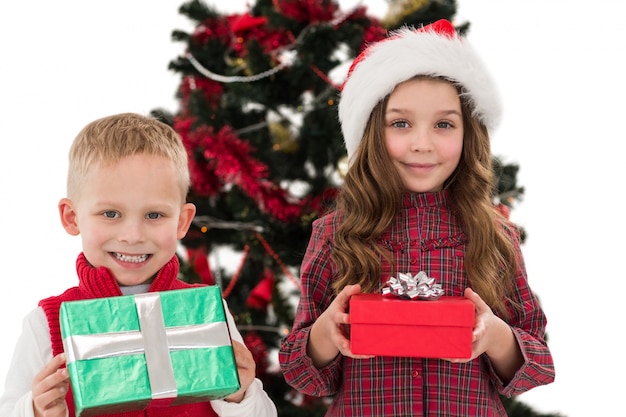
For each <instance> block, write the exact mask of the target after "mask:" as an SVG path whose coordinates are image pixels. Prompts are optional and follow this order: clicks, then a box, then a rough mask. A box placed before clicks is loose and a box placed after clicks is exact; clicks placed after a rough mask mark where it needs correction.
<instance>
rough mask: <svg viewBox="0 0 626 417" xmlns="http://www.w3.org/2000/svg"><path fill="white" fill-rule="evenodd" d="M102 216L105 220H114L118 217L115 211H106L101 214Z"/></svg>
mask: <svg viewBox="0 0 626 417" xmlns="http://www.w3.org/2000/svg"><path fill="white" fill-rule="evenodd" d="M102 215H103V216H104V217H106V218H107V219H115V218H117V217H119V213H118V212H117V211H115V210H107V211H105V212H104V213H102Z"/></svg>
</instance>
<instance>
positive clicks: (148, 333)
mask: <svg viewBox="0 0 626 417" xmlns="http://www.w3.org/2000/svg"><path fill="white" fill-rule="evenodd" d="M134 299H135V306H136V308H137V315H138V318H139V325H140V331H135V332H117V333H102V334H91V335H73V336H69V337H68V338H66V339H65V341H64V344H65V354H66V358H67V362H68V363H71V362H75V361H79V360H90V359H98V358H110V357H115V356H122V355H135V354H139V353H144V355H145V358H146V365H147V368H148V378H149V381H150V389H151V391H152V398H153V399H155V400H159V399H168V398H176V396H177V395H178V392H177V388H176V380H175V378H174V369H173V367H172V360H171V357H170V352H171V351H175V350H186V349H198V348H212V347H219V346H226V345H230V344H231V341H230V336H229V333H228V326H227V324H226V322H225V321H220V322H213V323H205V324H199V325H189V326H178V327H167V328H166V327H165V322H164V319H163V310H162V308H161V298H160V295H159V293H156V292H152V293H145V294H137V295H135V296H134Z"/></svg>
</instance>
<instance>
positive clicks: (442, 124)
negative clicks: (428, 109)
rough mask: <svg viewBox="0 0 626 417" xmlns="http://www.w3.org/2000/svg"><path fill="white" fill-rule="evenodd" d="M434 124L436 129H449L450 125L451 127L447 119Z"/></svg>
mask: <svg viewBox="0 0 626 417" xmlns="http://www.w3.org/2000/svg"><path fill="white" fill-rule="evenodd" d="M435 126H437V128H438V129H450V128H451V127H453V126H452V123H450V122H447V121H441V122H437V124H436V125H435Z"/></svg>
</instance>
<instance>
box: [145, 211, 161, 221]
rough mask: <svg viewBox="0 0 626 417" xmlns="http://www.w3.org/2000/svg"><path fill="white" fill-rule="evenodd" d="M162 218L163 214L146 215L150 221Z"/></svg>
mask: <svg viewBox="0 0 626 417" xmlns="http://www.w3.org/2000/svg"><path fill="white" fill-rule="evenodd" d="M159 218H161V214H160V213H148V214H146V219H150V220H156V219H159Z"/></svg>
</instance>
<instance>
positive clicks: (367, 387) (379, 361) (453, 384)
mask: <svg viewBox="0 0 626 417" xmlns="http://www.w3.org/2000/svg"><path fill="white" fill-rule="evenodd" d="M449 198H450V197H449V194H448V193H447V192H446V191H442V192H434V193H423V194H407V195H406V198H405V199H404V207H403V209H402V212H401V213H400V214H399V215H398V216H397V219H396V221H395V222H394V224H392V226H391V227H390V229H389V230H388V231H387V232H386V233H385V234H384V235H383V236H381V238H380V239H379V243H381V244H382V245H383V246H384V247H385V248H386V249H387V250H389V251H390V252H391V253H392V254H393V257H394V258H395V260H396V271H398V272H410V273H417V272H418V271H420V270H423V271H425V272H426V273H427V274H428V275H429V276H433V277H436V278H437V282H439V283H441V284H442V285H443V288H444V290H445V294H447V295H452V296H461V295H462V294H463V290H464V289H465V288H466V287H467V286H468V280H467V276H466V274H465V268H464V264H463V262H464V255H465V243H466V239H467V238H466V236H465V234H464V233H463V231H462V230H461V227H460V223H459V219H458V218H457V217H456V216H455V214H454V212H453V211H452V209H451V207H450V204H449ZM338 221H339V216H338V215H337V214H336V213H331V214H329V215H327V216H325V217H322V218H320V219H318V220H317V221H316V222H315V223H314V225H313V233H312V236H311V240H310V243H309V246H308V248H307V251H306V254H305V257H304V260H303V263H302V266H301V275H302V288H303V289H302V295H301V298H300V304H299V306H298V310H297V313H296V318H295V321H294V328H293V331H292V332H291V333H290V334H289V335H288V336H287V337H286V338H285V339H284V340H283V343H282V344H281V348H280V352H279V361H280V364H281V368H282V370H283V373H284V376H285V379H286V381H287V382H288V383H289V384H290V385H291V386H293V387H294V388H296V389H297V390H299V391H300V392H302V393H305V394H309V395H315V396H329V395H330V396H334V400H333V402H332V405H331V406H330V408H329V410H328V413H327V415H328V416H377V417H386V416H388V417H396V416H447V417H454V416H459V417H467V416H498V417H499V416H503V415H506V412H505V410H504V407H503V405H502V403H501V401H500V397H499V395H500V394H503V395H505V396H512V395H517V394H521V393H523V392H525V391H527V390H529V389H531V388H533V387H536V386H539V385H544V384H548V383H550V382H552V381H553V380H554V364H553V360H552V355H551V353H550V350H549V348H548V346H547V345H546V342H545V339H544V332H545V328H546V317H545V315H544V313H543V310H542V309H541V306H540V305H539V302H538V300H537V298H536V297H535V295H534V294H533V293H532V291H531V289H530V288H529V286H528V281H527V278H526V270H525V267H524V263H523V261H522V255H521V252H520V248H519V242H518V240H517V236H512V237H513V238H514V239H515V241H516V242H517V244H516V246H517V250H518V256H519V259H520V268H519V270H518V271H517V277H516V288H515V291H514V293H513V298H514V301H516V302H517V303H518V304H519V305H521V306H523V311H514V310H512V309H511V311H512V312H513V315H512V317H511V318H510V319H509V320H507V322H508V323H509V325H510V326H511V328H512V329H513V332H514V335H515V337H516V339H517V341H518V343H519V346H520V349H521V351H522V355H523V357H524V364H523V365H522V367H521V368H520V369H519V371H518V372H517V373H516V375H515V376H514V378H513V379H512V380H511V381H510V382H509V383H508V384H506V385H505V384H504V383H503V382H502V381H501V380H500V378H499V377H498V376H497V375H496V373H495V372H494V370H493V368H492V365H491V363H490V361H489V358H488V357H487V356H486V355H482V356H480V357H479V358H477V359H475V360H473V361H471V362H469V363H464V364H463V363H452V362H449V361H445V360H439V359H421V358H408V357H380V356H379V357H375V358H373V359H352V358H348V357H344V356H342V355H338V356H337V358H336V359H335V360H334V361H333V362H331V363H330V364H329V365H327V366H326V367H324V368H322V369H317V368H315V366H313V363H312V361H311V359H310V358H309V357H308V356H307V355H306V344H307V340H308V336H309V332H310V330H311V326H312V325H313V323H314V322H315V320H316V319H317V318H318V317H319V316H320V315H321V314H322V312H323V311H324V310H326V308H328V306H329V305H330V303H331V302H332V300H333V298H334V292H333V289H332V287H331V284H332V281H333V279H335V273H336V271H335V267H334V265H333V264H332V262H331V259H330V250H331V245H332V242H333V235H334V233H335V230H336V228H337V226H338ZM381 262H383V264H382V265H383V276H382V277H381V285H382V284H383V283H384V282H385V281H386V280H387V279H388V278H389V276H390V275H391V269H390V265H388V264H386V263H385V262H384V261H382V259H381Z"/></svg>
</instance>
